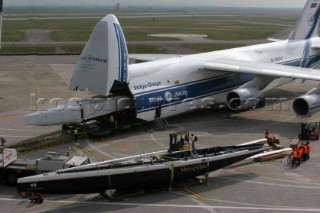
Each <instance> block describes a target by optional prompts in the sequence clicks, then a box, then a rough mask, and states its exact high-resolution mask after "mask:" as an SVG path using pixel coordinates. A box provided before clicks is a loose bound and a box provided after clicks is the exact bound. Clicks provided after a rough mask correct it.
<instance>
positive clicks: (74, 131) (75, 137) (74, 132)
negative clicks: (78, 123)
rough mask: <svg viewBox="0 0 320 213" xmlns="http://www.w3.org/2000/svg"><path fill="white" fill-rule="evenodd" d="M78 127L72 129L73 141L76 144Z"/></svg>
mask: <svg viewBox="0 0 320 213" xmlns="http://www.w3.org/2000/svg"><path fill="white" fill-rule="evenodd" d="M78 134H79V132H78V127H76V128H75V129H74V130H73V135H74V143H76V144H78Z"/></svg>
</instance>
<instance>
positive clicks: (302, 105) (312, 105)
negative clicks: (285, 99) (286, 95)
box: [293, 93, 320, 116]
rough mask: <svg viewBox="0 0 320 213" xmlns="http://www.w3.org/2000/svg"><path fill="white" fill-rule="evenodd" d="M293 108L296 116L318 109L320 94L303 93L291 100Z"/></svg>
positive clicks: (319, 107)
mask: <svg viewBox="0 0 320 213" xmlns="http://www.w3.org/2000/svg"><path fill="white" fill-rule="evenodd" d="M293 110H294V111H295V113H296V114H297V115H298V116H309V115H312V114H313V113H316V112H318V111H319V110H320V94H309V93H307V94H305V95H303V96H300V97H298V98H296V99H295V100H294V101H293Z"/></svg>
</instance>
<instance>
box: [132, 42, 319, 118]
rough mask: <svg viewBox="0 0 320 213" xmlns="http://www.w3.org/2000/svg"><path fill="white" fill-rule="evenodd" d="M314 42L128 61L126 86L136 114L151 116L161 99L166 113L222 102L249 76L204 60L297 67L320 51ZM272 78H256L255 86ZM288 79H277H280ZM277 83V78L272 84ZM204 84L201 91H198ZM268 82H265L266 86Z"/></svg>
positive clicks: (316, 57)
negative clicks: (208, 65) (217, 68)
mask: <svg viewBox="0 0 320 213" xmlns="http://www.w3.org/2000/svg"><path fill="white" fill-rule="evenodd" d="M319 44H320V39H319V38H318V37H316V38H311V39H307V40H302V41H291V40H285V41H278V42H274V43H267V44H260V45H253V46H249V47H241V48H234V49H229V50H222V51H215V52H209V53H201V54H195V55H188V56H181V57H177V58H170V59H163V60H158V61H151V62H146V63H139V64H131V65H129V69H128V70H129V76H130V79H129V88H130V90H131V92H132V94H133V97H134V98H135V101H136V109H137V117H138V118H140V119H143V120H147V121H150V120H154V118H155V109H156V108H157V107H158V106H159V105H161V116H162V117H167V116H172V115H175V114H179V113H182V112H186V111H190V110H193V109H196V108H201V107H206V106H208V105H210V104H213V103H224V102H225V100H226V97H225V96H226V94H227V93H228V92H229V91H231V90H232V89H235V88H238V87H239V86H241V85H243V84H244V83H247V82H248V81H251V80H252V79H253V78H254V77H255V76H253V75H249V74H237V73H225V72H219V71H209V70H205V69H203V65H204V63H205V62H206V61H210V60H213V59H217V58H228V59H238V60H244V61H252V62H253V63H254V62H265V63H276V64H283V65H289V66H297V67H308V68H309V67H314V66H315V65H317V63H318V61H319V58H320V55H319V54H318V53H319V52H317V51H316V50H314V49H313V48H311V47H312V46H317V45H319ZM274 79H275V78H270V77H265V78H262V81H264V82H261V84H260V88H257V89H259V90H262V89H263V88H265V87H266V86H267V85H268V84H270V82H271V81H273V80H274ZM285 83H288V79H284V80H283V82H282V81H280V85H282V84H285ZM277 86H279V84H277ZM200 88H204V91H203V90H202V91H199V90H200ZM273 88H274V87H272V86H271V87H270V86H269V87H268V90H270V89H273Z"/></svg>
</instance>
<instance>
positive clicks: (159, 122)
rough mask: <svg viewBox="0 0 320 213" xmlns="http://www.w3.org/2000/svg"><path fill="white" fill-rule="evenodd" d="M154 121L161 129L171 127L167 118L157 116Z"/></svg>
mask: <svg viewBox="0 0 320 213" xmlns="http://www.w3.org/2000/svg"><path fill="white" fill-rule="evenodd" d="M154 122H155V124H156V127H157V129H158V130H160V131H166V130H167V129H169V123H168V122H167V121H166V119H165V118H161V117H158V116H157V117H156V118H155V120H154Z"/></svg>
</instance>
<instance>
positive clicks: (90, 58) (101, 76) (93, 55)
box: [70, 15, 129, 96]
mask: <svg viewBox="0 0 320 213" xmlns="http://www.w3.org/2000/svg"><path fill="white" fill-rule="evenodd" d="M128 79H129V76H128V50H127V46H126V41H125V38H124V35H123V32H122V29H121V27H120V24H119V22H118V20H117V18H116V17H115V16H114V15H107V16H106V17H104V18H103V19H102V20H101V21H100V22H99V23H98V24H97V25H96V26H95V28H94V30H93V32H92V34H91V36H90V39H89V41H88V42H87V44H86V46H85V48H84V50H83V51H82V53H81V56H80V58H79V60H78V63H77V65H76V68H75V70H74V72H73V76H72V79H71V82H70V89H73V90H86V91H89V92H91V93H95V94H98V95H103V96H107V95H108V94H109V93H110V90H111V87H112V86H113V83H114V82H115V81H121V82H128Z"/></svg>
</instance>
